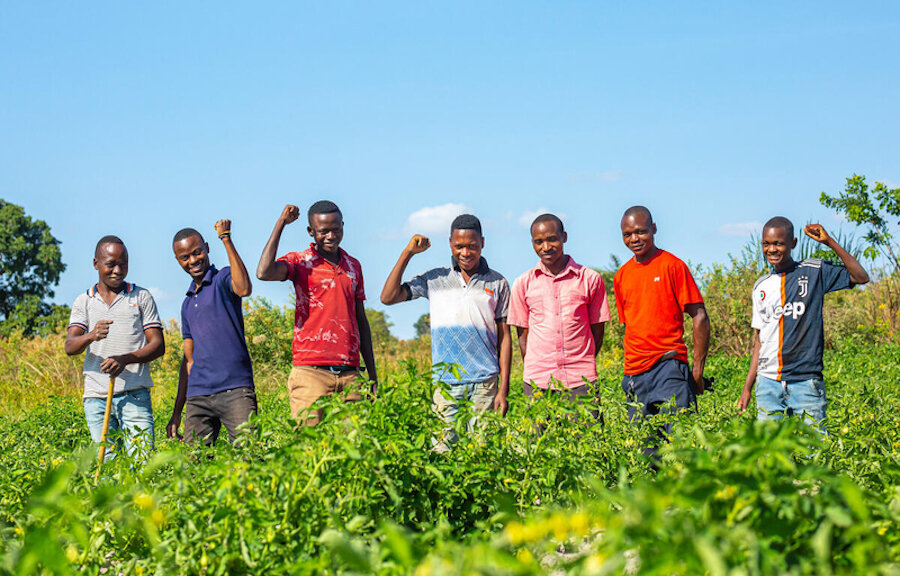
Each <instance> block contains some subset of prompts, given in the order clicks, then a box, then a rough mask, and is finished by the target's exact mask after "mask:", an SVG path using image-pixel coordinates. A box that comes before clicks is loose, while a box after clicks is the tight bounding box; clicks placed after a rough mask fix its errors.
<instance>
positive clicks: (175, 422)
mask: <svg viewBox="0 0 900 576" xmlns="http://www.w3.org/2000/svg"><path fill="white" fill-rule="evenodd" d="M193 365H194V340H193V339H192V338H185V339H184V357H183V358H182V359H181V368H179V370H178V393H177V394H176V395H175V406H174V407H173V408H172V417H171V418H169V423H168V424H166V436H168V437H169V438H175V437H177V438H178V439H181V434H179V433H178V428H179V427H180V426H181V415H182V413H183V412H184V403H185V401H186V400H187V384H188V375H189V374H190V373H191V367H192V366H193Z"/></svg>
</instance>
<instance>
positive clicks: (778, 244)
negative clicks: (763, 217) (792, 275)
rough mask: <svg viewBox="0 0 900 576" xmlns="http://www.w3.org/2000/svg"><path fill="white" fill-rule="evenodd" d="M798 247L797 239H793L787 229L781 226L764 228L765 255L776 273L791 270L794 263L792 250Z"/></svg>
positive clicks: (763, 248) (763, 245)
mask: <svg viewBox="0 0 900 576" xmlns="http://www.w3.org/2000/svg"><path fill="white" fill-rule="evenodd" d="M796 246H797V239H796V238H793V237H792V234H791V233H790V232H788V230H787V229H785V228H782V227H780V226H779V227H774V226H770V227H767V228H763V233H762V251H763V255H764V256H765V257H766V261H767V262H768V263H769V264H771V265H772V267H773V268H775V270H776V271H781V270H784V269H786V268H789V267H790V266H791V264H793V263H794V259H793V258H791V250H793V249H794V247H796Z"/></svg>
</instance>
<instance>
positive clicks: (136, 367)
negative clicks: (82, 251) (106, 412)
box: [69, 282, 163, 398]
mask: <svg viewBox="0 0 900 576" xmlns="http://www.w3.org/2000/svg"><path fill="white" fill-rule="evenodd" d="M100 320H112V324H110V325H109V333H108V334H107V336H106V338H104V339H103V340H98V341H96V342H91V343H90V344H89V345H88V347H87V350H86V352H85V356H84V369H83V372H84V397H85V398H106V393H107V391H108V390H109V376H108V375H106V374H104V373H103V372H101V371H100V363H101V362H103V360H104V359H106V358H108V357H110V356H118V355H119V354H129V353H131V352H135V351H136V350H139V349H141V348H143V347H144V346H146V345H147V337H146V336H145V335H144V330H147V329H150V328H159V329H162V327H163V326H162V322H160V320H159V313H158V312H157V311H156V302H154V301H153V296H151V295H150V292H149V291H147V290H145V289H144V288H141V287H140V286H135V285H134V284H129V283H127V282H126V283H125V288H124V289H123V290H122V291H121V292H119V293H118V294H117V295H116V299H115V300H113V303H112V304H110V305H107V304H106V302H105V301H104V300H103V297H102V296H100V293H99V292H98V291H97V285H96V284H94V285H93V286H91V287H90V288H89V289H88V290H87V291H86V292H85V293H84V294H80V295H79V296H78V298H76V299H75V303H74V304H73V305H72V314H71V316H70V317H69V326H70V327H71V326H78V327H79V328H82V329H84V331H85V332H90V331H91V330H93V329H94V326H96V325H97V322H99V321H100ZM152 386H153V380H151V378H150V365H149V364H129V365H127V366H126V367H125V370H124V371H123V372H122V373H121V374H119V376H118V377H117V378H116V384H115V388H114V390H115V392H114V393H115V394H119V393H121V392H125V391H128V390H135V389H137V388H150V387H152Z"/></svg>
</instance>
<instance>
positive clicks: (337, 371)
mask: <svg viewBox="0 0 900 576" xmlns="http://www.w3.org/2000/svg"><path fill="white" fill-rule="evenodd" d="M310 368H316V369H318V370H328V371H329V372H331V373H332V374H343V373H344V372H357V371H360V370H365V368H364V367H361V366H310Z"/></svg>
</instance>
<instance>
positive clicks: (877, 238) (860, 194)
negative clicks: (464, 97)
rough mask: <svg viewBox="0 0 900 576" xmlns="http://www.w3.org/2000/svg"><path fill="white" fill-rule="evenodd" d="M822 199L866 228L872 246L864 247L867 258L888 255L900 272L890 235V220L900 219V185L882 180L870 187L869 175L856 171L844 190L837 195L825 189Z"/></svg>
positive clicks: (866, 238) (892, 238) (867, 238)
mask: <svg viewBox="0 0 900 576" xmlns="http://www.w3.org/2000/svg"><path fill="white" fill-rule="evenodd" d="M819 202H821V203H822V205H823V206H825V207H826V208H832V209H834V210H835V211H837V212H838V213H839V214H843V215H844V216H845V217H846V218H847V220H849V221H850V222H853V223H854V224H857V225H859V226H864V227H865V228H866V230H867V231H866V235H865V240H866V242H868V244H869V246H867V247H866V249H865V256H866V257H867V258H873V259H874V258H875V257H877V256H878V255H879V254H885V255H886V256H887V257H888V258H889V259H890V261H891V264H892V265H893V266H894V270H895V271H900V258H898V255H897V250H896V247H895V245H894V236H893V234H891V231H890V225H891V220H892V219H896V220H897V222H900V188H894V189H890V188H888V186H887V185H886V184H884V183H883V182H876V183H875V186H874V188H871V189H870V188H869V185H868V184H867V183H866V177H865V176H860V175H858V174H854V175H853V176H851V177H850V178H847V184H846V186H845V187H844V190H843V191H842V192H840V193H839V194H838V195H836V196H831V195H828V194H826V193H825V192H822V195H821V196H820V197H819Z"/></svg>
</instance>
